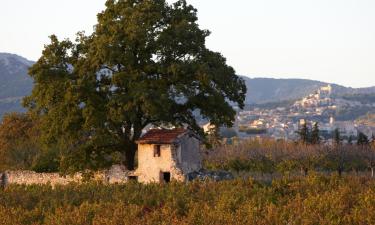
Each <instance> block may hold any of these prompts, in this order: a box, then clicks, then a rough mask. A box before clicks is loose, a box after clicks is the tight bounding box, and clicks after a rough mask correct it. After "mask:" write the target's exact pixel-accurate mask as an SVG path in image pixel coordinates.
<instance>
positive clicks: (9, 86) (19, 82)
mask: <svg viewBox="0 0 375 225" xmlns="http://www.w3.org/2000/svg"><path fill="white" fill-rule="evenodd" d="M32 64H33V62H32V61H29V60H27V59H25V58H23V57H21V56H18V55H14V54H9V53H0V80H1V83H0V118H1V117H2V115H3V114H4V113H6V112H12V111H17V112H20V111H23V110H24V109H23V108H22V106H21V100H22V98H23V96H26V95H28V94H30V92H31V90H32V86H33V81H32V79H31V78H30V77H29V76H28V75H27V70H28V68H29V67H30V66H31V65H32ZM242 78H243V79H244V80H245V82H246V85H247V89H248V93H247V98H246V104H247V105H252V106H254V104H257V105H259V104H264V103H267V104H271V105H274V104H277V105H280V104H284V102H285V103H287V102H291V100H296V99H300V98H302V97H304V96H306V95H308V94H310V93H312V92H313V91H315V90H317V89H319V87H321V86H324V85H327V83H324V82H320V81H314V80H306V79H271V78H249V77H245V76H242ZM332 86H333V89H334V95H338V96H343V95H356V94H357V95H358V94H362V95H363V94H371V93H375V87H370V88H360V89H354V88H347V87H344V86H340V85H336V84H332ZM356 97H357V98H358V96H356ZM359 97H361V96H359Z"/></svg>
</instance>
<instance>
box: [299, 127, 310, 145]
mask: <svg viewBox="0 0 375 225" xmlns="http://www.w3.org/2000/svg"><path fill="white" fill-rule="evenodd" d="M297 133H298V135H299V137H300V140H301V142H302V143H304V144H308V143H310V140H311V137H310V129H309V127H308V126H307V123H304V124H303V125H302V127H301V128H300V130H299V131H298V132H297Z"/></svg>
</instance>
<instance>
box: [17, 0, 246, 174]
mask: <svg viewBox="0 0 375 225" xmlns="http://www.w3.org/2000/svg"><path fill="white" fill-rule="evenodd" d="M197 20H198V18H197V10H196V9H195V8H194V7H193V6H191V5H188V4H187V3H186V1H185V0H179V1H177V2H175V3H174V4H168V3H166V1H165V0H157V1H137V0H119V1H113V0H108V1H107V2H106V9H105V10H104V11H103V12H101V13H99V15H98V23H97V24H96V26H95V31H94V33H93V34H92V35H90V36H85V35H84V34H83V33H80V34H79V35H78V37H77V40H76V42H72V41H70V40H63V41H59V40H58V39H57V38H56V36H51V43H50V44H49V45H46V47H45V49H44V51H43V55H42V57H41V58H40V59H39V60H38V62H37V63H36V64H34V65H33V66H32V68H31V69H30V71H29V72H30V74H31V77H32V78H33V79H34V80H35V86H34V89H33V91H32V94H31V95H30V96H29V97H27V98H25V102H24V103H25V106H27V108H28V109H29V111H30V112H32V113H34V114H36V115H38V116H39V117H40V118H41V137H42V139H43V142H44V143H45V144H46V145H49V144H52V145H57V146H58V147H59V148H58V149H60V151H61V152H60V155H61V161H60V162H61V163H60V169H61V170H62V171H64V172H74V171H77V170H84V169H99V168H103V167H108V166H109V165H111V164H113V163H114V159H113V157H112V155H113V154H114V153H116V152H119V153H121V154H122V155H123V156H124V157H123V158H125V162H124V163H125V165H126V166H127V167H128V169H134V158H135V152H136V144H135V141H136V140H137V139H138V138H139V137H140V135H141V133H142V129H143V128H144V127H145V126H147V125H150V124H154V125H161V124H167V125H174V126H183V125H187V126H188V127H189V128H190V129H192V130H193V131H195V132H196V133H197V134H200V135H203V131H202V130H201V128H200V127H199V126H198V124H197V121H196V120H195V113H197V112H198V113H199V114H200V115H201V116H202V117H203V118H205V119H208V120H209V121H210V122H211V124H214V125H215V126H216V127H220V126H222V125H225V126H229V127H230V126H231V125H232V124H233V121H234V117H235V110H234V109H233V108H232V106H231V104H230V102H232V103H235V104H238V106H239V107H240V108H243V106H244V100H245V94H246V86H245V83H244V81H243V80H242V79H241V78H240V77H238V76H236V75H235V71H234V69H233V68H232V67H230V66H228V65H227V64H226V59H225V58H224V57H223V56H222V55H221V54H220V53H217V52H213V51H210V50H209V49H207V48H206V46H205V39H206V38H207V36H208V35H209V32H208V31H206V30H201V29H200V28H199V25H198V23H197Z"/></svg>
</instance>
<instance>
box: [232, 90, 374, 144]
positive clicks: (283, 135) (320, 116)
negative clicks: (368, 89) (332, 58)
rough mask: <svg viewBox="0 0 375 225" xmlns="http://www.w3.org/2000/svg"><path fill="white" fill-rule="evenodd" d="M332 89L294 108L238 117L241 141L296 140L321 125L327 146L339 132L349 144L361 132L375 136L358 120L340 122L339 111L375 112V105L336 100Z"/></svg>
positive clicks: (249, 111) (245, 113) (319, 91)
mask: <svg viewBox="0 0 375 225" xmlns="http://www.w3.org/2000/svg"><path fill="white" fill-rule="evenodd" d="M332 93H333V87H332V86H331V85H328V86H324V87H321V88H319V90H317V91H316V92H315V93H312V94H310V95H308V96H306V97H304V98H303V99H301V100H298V101H295V102H294V104H292V105H291V106H286V107H277V108H273V109H262V108H254V109H253V110H248V111H241V112H239V113H238V115H237V120H236V125H235V128H234V129H235V131H236V132H237V135H238V136H239V137H240V138H249V137H271V138H274V139H284V140H296V139H298V133H297V132H298V130H299V129H300V128H301V126H302V125H303V124H305V123H306V124H307V125H308V126H310V127H311V126H313V125H314V124H315V123H318V125H319V129H320V135H321V138H322V140H324V141H325V142H329V141H332V133H333V132H334V131H335V130H336V129H338V130H339V131H340V134H341V136H342V137H343V138H344V142H345V140H346V141H347V140H348V139H349V138H350V137H352V138H354V139H355V138H356V137H357V135H358V133H359V132H362V133H364V134H365V135H367V136H368V137H372V135H373V134H375V127H372V126H369V125H364V124H360V123H357V122H356V121H355V120H336V115H337V112H338V111H339V110H350V109H351V110H353V109H355V108H360V107H368V108H375V103H371V104H363V103H361V102H358V101H352V100H346V99H344V98H340V97H334V96H333V94H332Z"/></svg>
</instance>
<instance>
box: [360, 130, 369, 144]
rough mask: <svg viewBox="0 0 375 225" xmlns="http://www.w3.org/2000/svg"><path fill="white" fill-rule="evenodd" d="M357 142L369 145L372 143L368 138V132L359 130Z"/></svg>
mask: <svg viewBox="0 0 375 225" xmlns="http://www.w3.org/2000/svg"><path fill="white" fill-rule="evenodd" d="M357 144H358V145H369V144H370V140H369V139H368V137H367V136H366V134H364V133H362V132H359V134H358V139H357Z"/></svg>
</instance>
